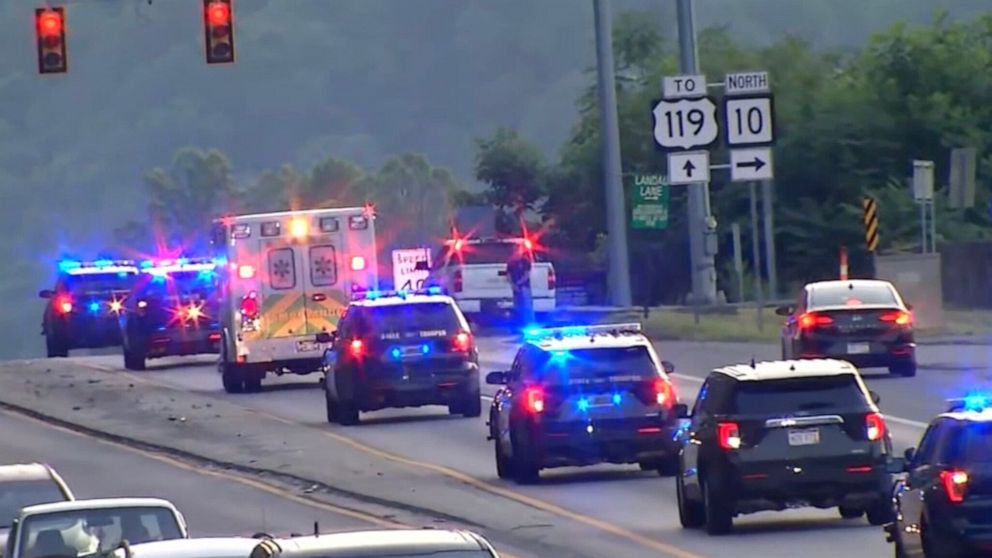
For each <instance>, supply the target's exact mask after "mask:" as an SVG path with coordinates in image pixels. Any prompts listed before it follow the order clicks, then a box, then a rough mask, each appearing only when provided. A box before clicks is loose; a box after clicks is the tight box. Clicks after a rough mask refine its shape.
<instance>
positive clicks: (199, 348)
mask: <svg viewBox="0 0 992 558" xmlns="http://www.w3.org/2000/svg"><path fill="white" fill-rule="evenodd" d="M218 266H223V262H219V261H216V260H213V259H211V258H193V259H190V258H179V259H177V260H160V261H157V262H153V261H144V262H141V264H140V266H139V267H140V268H141V271H142V273H141V276H140V277H139V279H138V281H137V284H136V285H135V287H134V290H133V291H132V293H131V295H130V296H129V297H128V298H127V301H126V302H125V307H124V310H125V311H124V312H121V315H120V327H121V334H122V345H123V352H124V367H125V368H127V369H128V370H144V369H145V363H146V360H147V359H151V358H161V357H166V356H175V355H195V354H211V353H212V354H217V353H219V352H220V339H221V334H220V323H219V314H220V292H219V291H220V288H219V283H218V275H217V268H218Z"/></svg>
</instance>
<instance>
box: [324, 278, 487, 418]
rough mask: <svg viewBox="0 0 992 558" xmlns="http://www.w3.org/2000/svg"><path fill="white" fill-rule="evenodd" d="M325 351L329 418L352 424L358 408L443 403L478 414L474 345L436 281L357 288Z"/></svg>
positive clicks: (461, 411)
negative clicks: (417, 287)
mask: <svg viewBox="0 0 992 558" xmlns="http://www.w3.org/2000/svg"><path fill="white" fill-rule="evenodd" d="M354 298H355V300H353V301H352V303H351V304H350V305H349V306H348V308H347V309H346V310H345V313H344V316H343V317H342V318H341V321H340V322H339V323H338V329H337V331H336V332H334V333H321V334H318V335H317V342H319V343H332V344H333V345H332V347H331V348H330V349H329V350H327V351H325V353H324V371H325V374H326V379H325V381H324V389H325V399H326V402H327V420H328V422H337V423H340V424H343V425H353V424H357V423H358V420H359V412H360V411H375V410H379V409H385V408H390V407H420V406H424V405H446V406H447V407H448V410H449V411H450V412H451V413H452V414H460V415H463V416H466V417H477V416H479V415H481V414H482V403H481V399H480V390H479V351H478V349H477V348H476V346H475V343H474V341H473V338H472V331H471V329H470V328H469V325H468V322H467V321H466V320H465V316H464V315H463V314H462V312H461V310H459V309H458V305H457V304H455V301H454V300H453V299H452V298H451V297H449V296H447V295H445V294H443V292H442V291H441V289H440V288H439V287H431V288H429V289H428V290H425V291H416V292H409V293H408V292H405V291H398V292H394V291H367V292H362V293H356V294H355V296H354Z"/></svg>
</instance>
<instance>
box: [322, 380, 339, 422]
mask: <svg viewBox="0 0 992 558" xmlns="http://www.w3.org/2000/svg"><path fill="white" fill-rule="evenodd" d="M324 406H325V407H326V408H327V423H328V424H334V423H336V422H337V421H338V408H337V405H336V404H335V403H334V400H333V399H331V394H330V393H329V392H328V391H327V388H324Z"/></svg>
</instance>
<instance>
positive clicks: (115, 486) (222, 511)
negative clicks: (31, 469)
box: [0, 412, 374, 536]
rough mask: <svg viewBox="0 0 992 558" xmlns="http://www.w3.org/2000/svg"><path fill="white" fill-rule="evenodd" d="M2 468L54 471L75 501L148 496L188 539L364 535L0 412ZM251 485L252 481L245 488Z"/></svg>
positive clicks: (284, 503)
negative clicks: (164, 504) (167, 508)
mask: <svg viewBox="0 0 992 558" xmlns="http://www.w3.org/2000/svg"><path fill="white" fill-rule="evenodd" d="M0 432H2V433H3V436H2V442H0V463H4V464H6V463H25V462H41V463H48V464H49V465H51V466H53V467H54V468H55V469H56V470H57V471H58V472H59V474H61V475H62V477H63V478H64V479H65V481H66V483H68V485H69V487H70V488H71V489H72V491H73V493H74V494H75V495H76V497H77V498H113V497H154V498H165V499H167V500H170V501H171V502H173V503H174V504H175V505H176V507H178V508H179V510H180V511H181V512H182V513H183V515H184V516H185V517H186V520H187V522H188V523H189V526H190V534H191V535H192V536H212V535H245V536H251V535H252V534H254V533H257V532H260V531H262V532H269V533H273V534H290V533H293V532H298V533H311V532H312V531H313V524H314V521H316V522H318V525H319V526H320V529H321V531H325V530H327V531H330V530H341V529H368V528H374V526H373V525H372V524H371V523H369V522H366V521H362V520H360V519H356V518H353V517H348V516H344V515H341V514H339V513H334V512H330V511H327V510H325V509H320V508H321V507H320V506H311V505H306V504H303V503H299V502H298V501H294V500H295V499H290V498H287V496H286V495H285V494H278V493H274V491H270V490H262V489H260V488H256V487H253V486H251V485H250V484H245V482H244V481H239V479H240V477H233V476H229V477H226V478H225V476H223V475H222V474H220V475H219V474H216V473H210V472H207V470H206V469H203V468H198V467H193V466H190V465H186V464H184V463H182V462H179V461H176V460H172V459H169V458H167V457H164V456H160V455H154V454H149V453H146V452H140V451H136V450H134V449H129V448H126V447H125V446H122V445H119V444H115V443H110V442H106V441H102V440H98V439H95V438H92V437H89V436H84V435H81V434H78V433H76V432H73V431H70V430H66V429H64V428H60V427H56V426H52V425H49V424H46V423H43V422H41V421H38V420H35V419H30V418H26V417H23V416H20V415H15V414H12V413H7V412H0ZM249 482H250V481H249Z"/></svg>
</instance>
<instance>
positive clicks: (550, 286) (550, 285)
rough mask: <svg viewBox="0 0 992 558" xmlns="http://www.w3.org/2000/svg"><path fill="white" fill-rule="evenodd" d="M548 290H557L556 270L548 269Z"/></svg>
mask: <svg viewBox="0 0 992 558" xmlns="http://www.w3.org/2000/svg"><path fill="white" fill-rule="evenodd" d="M548 290H549V291H553V290H555V270H553V269H550V268H549V269H548Z"/></svg>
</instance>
